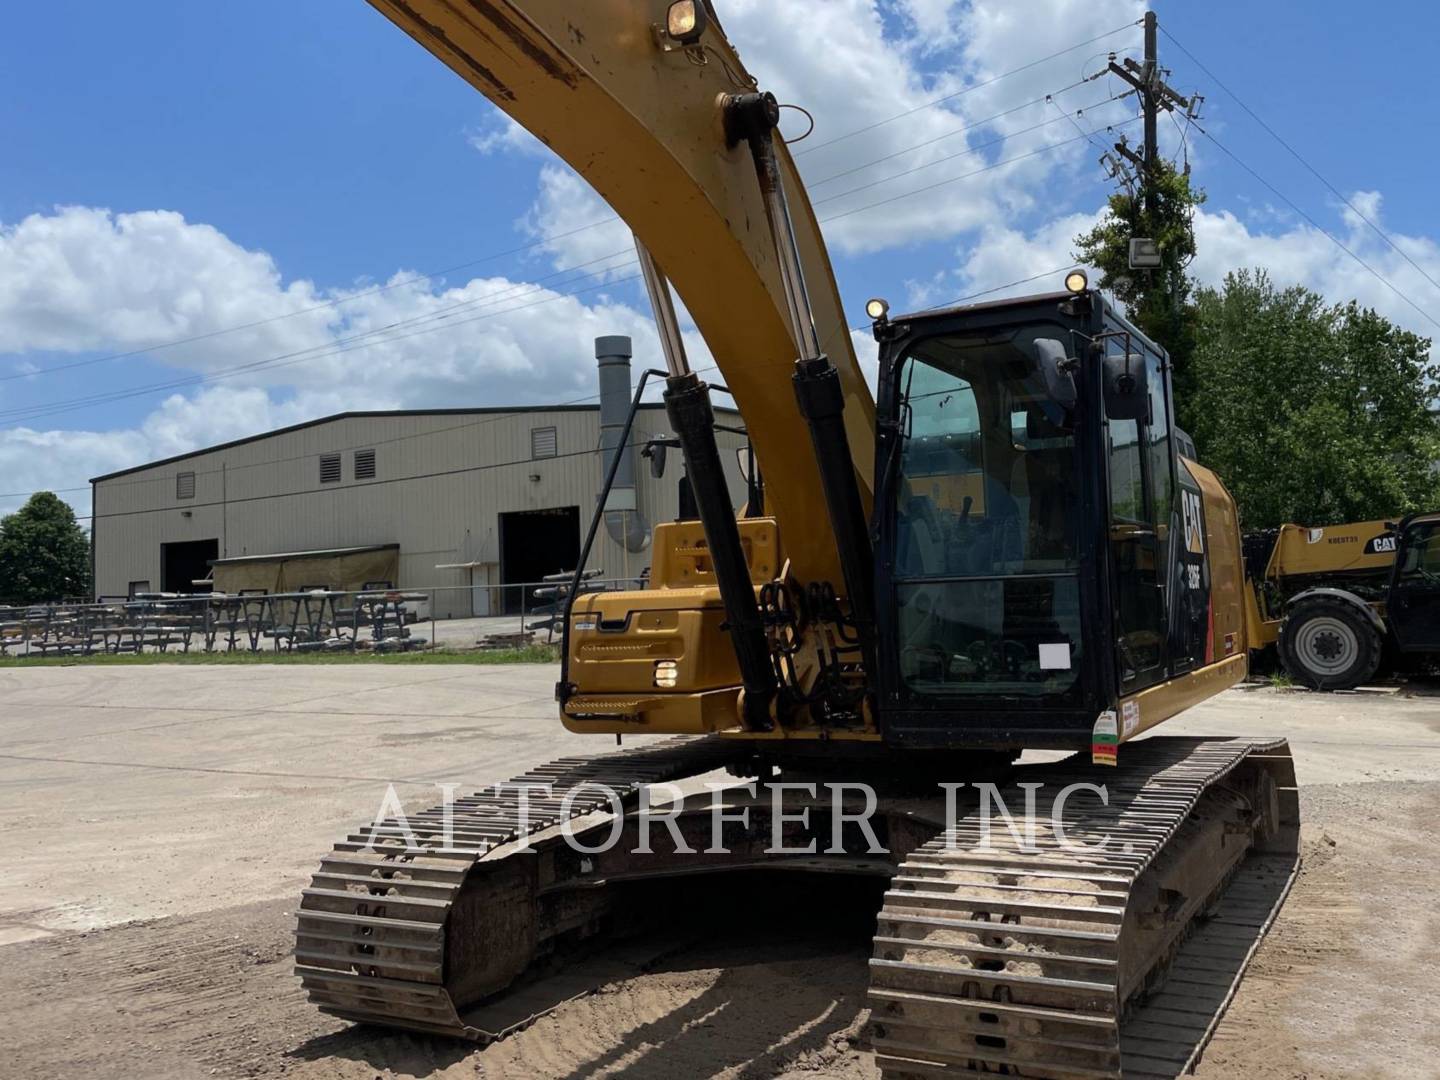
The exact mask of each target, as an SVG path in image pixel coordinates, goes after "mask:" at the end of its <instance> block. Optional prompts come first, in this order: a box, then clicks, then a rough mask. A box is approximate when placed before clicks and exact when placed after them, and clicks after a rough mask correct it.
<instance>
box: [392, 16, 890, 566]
mask: <svg viewBox="0 0 1440 1080" xmlns="http://www.w3.org/2000/svg"><path fill="white" fill-rule="evenodd" d="M369 2H370V3H371V4H372V5H373V6H374V7H375V8H377V9H378V10H379V11H381V12H382V13H383V14H384V15H385V16H386V17H387V18H389V19H391V20H392V21H393V22H395V23H396V24H397V25H399V26H400V27H401V28H402V29H403V30H405V32H406V33H408V34H409V35H410V36H411V37H413V38H414V39H415V40H416V41H418V42H419V43H420V44H421V45H423V46H424V47H425V48H426V49H428V50H429V51H430V52H431V53H433V54H434V55H435V56H437V57H438V58H439V59H441V60H443V61H444V62H445V64H446V65H447V66H449V67H450V68H451V70H453V71H454V72H456V73H457V74H458V75H460V76H461V77H462V78H463V79H465V80H466V81H467V82H468V83H470V84H471V85H472V86H474V87H475V88H476V89H477V90H479V91H480V92H481V93H483V94H484V95H485V96H486V97H488V98H489V99H490V100H491V101H493V102H494V103H495V104H496V105H498V106H499V107H500V108H501V109H503V110H504V111H505V112H506V113H507V114H509V115H510V116H511V117H512V118H513V119H514V120H515V121H516V122H517V123H519V124H521V125H522V126H524V127H525V128H527V129H528V130H529V131H530V132H532V133H533V134H534V135H535V136H536V137H537V138H539V139H540V140H541V141H542V142H544V143H545V144H546V145H548V146H549V147H550V148H551V149H552V150H554V151H555V152H556V153H557V154H558V155H559V156H560V157H561V158H563V159H564V160H565V161H566V162H568V163H569V164H570V165H571V166H572V167H573V168H574V169H575V170H576V171H577V172H578V173H579V174H580V175H581V176H583V177H584V178H585V179H586V180H587V181H588V182H589V183H590V184H591V185H592V186H593V187H594V188H595V189H596V191H598V192H599V193H600V195H601V196H602V197H603V198H604V199H605V200H606V201H607V202H608V203H609V204H610V206H611V207H613V208H614V210H615V212H616V213H617V214H619V216H620V217H621V218H622V219H623V220H624V221H625V223H626V224H627V225H629V227H630V228H631V230H632V231H633V232H634V233H635V235H636V236H637V237H638V238H639V239H640V241H641V242H642V243H643V244H644V245H645V247H646V248H648V249H649V251H650V253H651V254H652V255H653V256H654V258H655V261H656V262H657V263H658V264H659V265H660V267H661V268H662V270H663V271H664V273H665V274H666V275H667V276H668V277H669V278H670V280H671V282H672V284H673V285H674V286H675V289H676V291H677V292H678V293H679V295H680V297H681V299H682V300H683V301H684V302H685V306H686V307H687V308H688V309H689V311H690V314H691V316H692V317H693V318H694V320H695V323H696V325H697V326H698V327H699V330H700V333H701V334H702V335H703V336H704V338H705V341H706V343H707V344H708V345H709V347H710V350H711V352H712V354H713V355H714V357H715V360H716V363H717V364H718V365H719V367H720V372H721V374H722V375H723V377H724V381H725V383H726V385H727V386H728V387H729V388H730V390H731V392H732V393H733V394H734V396H735V400H736V403H737V404H738V405H739V407H740V411H741V413H742V415H743V416H744V417H745V422H746V426H747V428H748V430H749V432H750V437H751V439H752V441H753V442H754V445H755V450H756V454H757V456H758V457H759V460H760V465H761V468H762V470H763V471H764V474H765V481H766V509H767V512H770V513H773V514H774V516H775V517H776V518H777V519H778V520H779V524H780V529H781V536H782V538H783V543H784V545H785V551H786V555H787V556H788V558H789V559H790V561H791V563H792V564H793V569H794V572H795V573H796V574H797V576H798V577H799V578H800V580H802V581H839V580H840V576H841V571H840V565H839V559H838V556H837V554H836V548H835V541H834V537H833V534H832V532H831V529H830V528H829V525H828V517H827V511H826V505H825V500H824V495H823V493H822V488H821V482H820V475H819V472H818V469H817V467H816V464H815V460H814V452H813V450H812V448H811V445H810V439H809V434H808V431H807V428H806V425H805V423H804V421H803V420H802V419H801V417H800V415H799V412H798V409H797V406H796V402H795V395H794V392H793V390H792V388H791V385H790V377H791V373H792V370H793V363H794V361H795V359H796V357H797V355H798V354H799V351H800V350H799V346H797V344H796V342H795V341H794V340H793V338H792V336H791V333H790V329H789V324H788V322H787V318H786V299H785V293H784V288H783V284H782V281H781V276H780V269H779V265H778V262H777V257H776V252H775V249H774V245H773V242H772V238H771V234H770V231H769V228H768V226H767V219H766V212H765V205H764V203H763V201H762V197H761V192H760V188H759V184H758V182H757V179H756V175H755V166H754V162H753V160H752V158H751V155H750V152H749V150H748V148H747V147H746V146H745V145H744V144H743V143H742V144H741V145H739V146H737V147H734V148H729V147H727V145H726V138H725V133H724V129H723V126H722V119H721V109H720V101H721V99H722V98H723V96H724V95H727V94H735V93H741V92H745V91H748V90H750V89H751V84H750V79H749V76H748V75H747V74H746V72H745V69H744V67H743V66H742V65H741V63H740V60H739V57H738V56H737V55H736V53H735V51H734V49H733V48H732V47H731V45H730V44H729V42H728V41H726V40H725V37H724V34H723V33H722V32H721V30H720V27H719V26H718V25H717V24H714V23H712V24H711V26H710V28H709V29H708V30H707V31H706V33H705V35H704V37H703V38H702V39H701V41H700V43H699V45H698V46H696V47H692V48H691V49H688V50H683V49H682V50H676V51H668V52H667V51H664V50H662V49H661V48H660V46H659V44H658V43H657V39H656V35H655V32H654V27H656V26H658V25H661V24H663V23H664V21H665V15H666V10H667V8H668V6H669V4H668V3H667V2H666V0H369ZM777 151H778V154H779V158H780V164H781V169H782V172H783V176H784V180H785V186H786V191H787V195H788V197H789V202H790V209H791V213H792V215H793V219H794V229H795V233H796V241H797V244H798V247H799V252H800V258H801V262H802V265H803V271H804V275H805V281H806V284H807V286H808V289H809V295H810V302H811V307H812V309H813V313H814V319H815V325H816V328H817V331H818V334H819V338H820V342H821V347H822V349H823V350H825V351H826V352H827V353H828V355H829V357H830V360H831V362H832V363H833V364H834V365H835V367H836V368H837V369H838V370H839V373H840V378H841V383H842V386H843V389H844V392H845V428H846V433H847V435H848V437H849V442H850V447H851V450H852V456H853V458H854V463H855V465H856V473H857V476H858V478H859V480H860V485H861V493H862V497H863V499H864V500H865V502H866V504H867V509H868V503H869V500H870V497H871V489H870V481H869V477H870V474H871V470H872V466H873V461H874V425H875V404H874V400H873V398H872V397H871V395H870V391H869V388H868V387H867V386H866V384H865V380H864V377H863V375H862V374H861V371H860V368H859V365H858V364H857V363H856V360H855V354H854V350H853V348H852V346H851V343H850V335H849V332H848V329H847V325H846V319H845V315H844V311H843V309H842V307H841V303H840V297H839V294H838V292H837V290H836V287H835V278H834V274H833V273H832V271H831V268H830V261H829V257H828V255H827V254H826V251H825V244H824V240H823V238H822V237H821V234H820V227H819V224H818V223H817V222H816V220H815V215H814V211H813V209H812V208H811V206H810V201H809V199H808V197H807V196H806V194H805V189H804V186H803V185H802V183H801V181H800V178H799V175H798V173H797V172H796V170H795V166H794V162H793V161H792V160H791V158H790V155H789V153H788V152H787V151H786V150H785V148H784V146H783V145H781V146H778V147H777Z"/></svg>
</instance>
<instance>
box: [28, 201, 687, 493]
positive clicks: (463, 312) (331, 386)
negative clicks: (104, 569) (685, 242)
mask: <svg viewBox="0 0 1440 1080" xmlns="http://www.w3.org/2000/svg"><path fill="white" fill-rule="evenodd" d="M613 289H614V286H613V285H611V284H608V283H607V279H606V277H605V276H604V275H601V276H598V277H587V276H585V275H584V274H583V272H582V273H580V274H567V275H562V276H560V277H558V278H555V279H552V280H550V281H544V280H542V281H539V282H526V281H517V280H513V279H510V278H506V277H488V278H476V279H474V280H471V281H468V282H465V283H463V284H458V285H455V286H446V285H444V284H443V283H437V282H432V281H428V280H424V279H419V278H418V277H417V275H414V274H411V273H407V272H401V273H397V274H396V275H394V276H393V277H392V278H391V279H390V280H389V281H388V282H387V283H386V287H385V288H384V290H383V291H376V289H375V288H374V287H365V286H361V287H350V288H345V289H326V288H322V287H320V286H318V285H316V284H314V283H311V282H308V281H299V282H289V283H286V282H285V281H284V280H283V279H282V276H281V274H280V271H279V269H278V267H277V266H276V265H275V263H274V260H273V259H271V258H270V257H269V256H268V255H266V254H265V253H263V252H256V251H250V250H247V249H245V248H243V247H241V246H240V245H237V244H235V243H234V242H233V241H231V240H230V239H229V238H227V237H226V236H225V235H224V234H223V233H221V232H219V231H218V230H216V229H214V228H212V227H210V226H208V225H201V224H194V223H190V222H187V221H185V220H184V218H182V217H181V216H180V215H179V214H174V213H169V212H163V211H154V212H145V213H138V214H118V215H116V214H111V213H109V212H108V211H105V210H100V209H93V208H82V207H69V208H64V209H60V210H57V211H55V212H54V213H53V214H47V215H33V216H31V217H28V218H26V219H24V220H23V221H21V222H19V223H18V224H16V225H14V226H9V227H0V355H3V354H6V353H8V354H11V355H12V356H14V357H15V362H14V365H12V367H13V369H15V370H17V372H23V371H29V370H30V369H32V368H34V367H35V366H36V365H35V364H34V362H33V357H31V356H29V355H26V354H28V353H31V352H34V351H37V350H44V351H50V352H55V353H61V354H64V353H72V354H76V353H86V352H92V351H102V352H124V351H127V350H133V349H143V348H145V347H148V346H151V345H154V344H156V343H157V342H164V341H169V340H173V339H176V338H183V337H193V336H197V335H207V334H215V335H216V336H212V337H208V338H205V339H204V340H201V341H197V342H195V343H193V344H189V345H183V346H179V347H176V348H171V349H164V350H161V351H159V352H155V353H151V354H149V355H150V356H151V357H152V358H153V359H155V360H159V361H162V362H164V363H166V364H168V365H170V366H172V367H175V368H177V369H179V370H178V371H177V372H176V373H175V374H173V375H164V374H158V373H157V372H156V371H155V369H154V368H153V367H147V368H146V369H145V372H146V373H145V374H144V375H143V376H140V377H138V378H134V379H128V380H126V382H127V384H128V385H131V386H133V385H136V384H137V383H139V384H145V383H158V382H164V381H173V380H174V379H176V378H181V379H183V378H186V377H188V376H190V375H194V376H195V377H198V378H210V379H213V378H216V377H220V378H219V381H215V382H212V383H207V384H204V385H201V386H197V387H196V388H194V389H189V388H187V389H185V390H184V391H182V392H181V393H176V394H171V395H170V396H168V397H166V398H165V399H164V400H163V401H162V402H161V403H160V404H159V405H157V406H156V407H155V409H154V410H153V411H152V412H151V413H150V414H149V415H148V416H147V417H146V419H145V420H144V421H143V422H142V423H140V424H139V425H138V426H137V427H135V428H127V429H121V430H114V431H103V430H102V431H93V430H85V431H78V430H66V429H65V428H64V427H63V424H64V420H63V419H62V418H61V417H63V415H64V414H57V416H56V418H55V419H49V418H47V417H45V416H43V415H35V416H29V415H28V414H26V413H24V412H20V413H14V412H12V413H9V414H8V416H6V415H4V414H3V413H0V423H6V422H8V423H10V424H13V425H14V426H11V427H9V429H8V430H5V431H0V476H4V477H5V480H4V482H3V484H0V491H5V492H18V491H28V490H34V489H36V488H40V487H49V488H56V487H60V488H69V487H75V486H79V485H83V484H84V483H85V481H87V480H88V479H89V478H90V477H91V476H94V475H98V474H100V473H103V472H106V471H111V470H113V469H118V468H122V467H126V466H129V465H134V464H139V463H141V462H144V461H146V460H151V459H154V458H157V457H165V456H169V455H172V454H177V453H182V452H185V451H187V450H191V449H194V448H196V447H199V446H204V445H208V444H213V443H215V442H219V441H224V440H225V439H228V438H233V437H238V436H240V435H246V434H253V433H255V432H260V431H265V430H267V429H269V428H272V427H276V426H282V425H284V424H288V423H294V422H296V421H299V420H302V419H306V418H309V417H314V416H319V415H325V414H327V413H332V412H339V411H343V410H345V409H355V408H402V407H408V408H423V407H429V406H454V405H457V404H474V405H494V404H507V403H525V402H554V401H566V400H580V399H584V398H587V397H589V396H590V395H592V394H593V393H594V392H595V377H594V349H593V342H594V338H595V337H597V336H600V335H602V334H617V333H618V334H629V335H630V336H631V337H633V338H634V339H635V345H636V363H637V365H643V366H646V367H654V366H657V365H661V366H663V365H662V361H661V357H660V355H659V346H658V342H657V341H656V339H655V337H654V332H653V327H652V323H651V321H650V318H649V316H648V313H641V312H640V311H637V310H636V309H635V308H634V307H632V306H630V304H628V303H626V302H623V301H621V300H619V299H617V298H616V297H615V296H614V295H613ZM333 301H342V302H341V303H339V304H332V302H333ZM327 304H331V305H332V306H321V305H327ZM317 307H318V310H313V311H312V310H305V309H310V308H317ZM296 311H300V312H301V313H300V314H298V315H296V314H293V313H295V312H296ZM292 316H293V317H292ZM242 323H260V324H261V325H257V326H254V327H252V328H251V329H247V330H242V331H239V332H237V333H225V334H217V333H216V332H217V331H220V330H224V329H226V328H228V327H230V326H234V325H237V324H242ZM307 350H308V351H307ZM693 352H694V355H695V356H696V357H697V358H698V359H697V360H696V363H697V366H699V365H700V364H701V363H704V362H708V354H707V353H705V351H704V348H703V345H700V343H699V342H698V341H696V342H694V343H693ZM296 353H299V355H291V354H296ZM280 357H289V358H288V359H281V360H279V362H277V363H274V364H266V363H259V364H257V361H261V362H263V361H267V360H269V359H272V358H280ZM67 362H69V361H66V360H64V359H61V360H58V361H57V360H54V359H47V360H46V361H45V362H44V364H43V365H42V366H44V367H48V366H54V365H56V364H64V363H67ZM105 363H106V365H107V366H114V367H127V366H128V367H133V366H134V365H135V364H136V363H137V361H136V360H135V359H134V358H125V359H116V360H111V361H105ZM239 365H255V366H254V367H252V368H250V369H249V370H246V371H243V372H241V373H239V374H234V375H230V374H228V373H229V372H230V371H231V369H233V368H235V367H237V366H239ZM45 388H46V381H45V379H44V378H43V375H40V374H30V375H28V376H27V377H26V378H25V379H23V380H19V381H18V382H10V383H0V395H3V396H0V410H5V409H24V408H26V407H30V408H34V409H35V410H37V413H38V412H41V411H43V409H44V406H45V404H46V403H47V402H54V401H56V400H58V399H63V398H67V397H78V396H81V395H82V394H83V393H84V391H83V390H79V391H77V390H76V389H75V388H74V384H73V383H69V384H68V389H66V390H64V391H60V390H59V389H58V382H57V390H56V391H55V392H53V393H47V392H46V389H45ZM22 391H23V395H24V396H23V397H22V396H20V394H21V393H22ZM37 399H38V400H37ZM22 402H23V403H24V404H21V403H22ZM37 421H38V423H37ZM50 424H56V425H58V426H56V427H54V428H50V427H48V425H50ZM78 501H79V503H81V504H83V503H84V501H85V499H84V498H83V497H79V499H78ZM17 503H18V500H13V499H11V500H5V501H4V504H3V505H0V510H5V509H12V508H13V506H14V505H16V504H17Z"/></svg>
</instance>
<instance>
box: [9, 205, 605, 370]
mask: <svg viewBox="0 0 1440 1080" xmlns="http://www.w3.org/2000/svg"><path fill="white" fill-rule="evenodd" d="M616 220H618V219H617V218H616V217H615V216H614V215H611V216H610V217H608V218H606V219H604V220H603V221H593V222H591V223H590V224H589V225H581V226H579V227H577V228H574V229H570V230H568V231H567V232H562V233H555V234H554V235H551V236H544V237H541V238H540V239H538V240H534V241H532V242H530V243H528V244H521V245H520V246H519V247H515V248H510V249H508V250H506V251H497V252H493V253H491V254H489V255H482V256H481V257H480V258H478V259H471V260H470V261H468V262H463V263H457V264H456V265H454V266H450V267H447V268H446V269H444V270H436V271H434V272H432V273H429V274H415V275H412V276H411V277H408V278H402V279H401V280H399V281H392V282H390V283H389V284H388V285H378V286H376V287H374V288H372V289H366V290H365V291H363V292H358V293H352V294H351V295H350V296H342V297H339V298H337V299H335V300H328V301H326V302H325V303H323V304H314V305H312V306H310V307H304V308H298V309H297V310H295V311H287V312H285V313H283V314H280V315H271V316H269V317H268V318H264V319H256V320H254V321H253V322H248V323H239V324H237V325H235V326H227V327H222V328H221V329H219V330H209V331H206V332H205V333H203V334H194V335H192V336H190V337H184V338H175V339H174V340H171V341H162V342H160V343H159V344H157V345H146V346H144V347H143V348H139V349H131V350H130V351H129V352H120V353H110V354H109V355H107V356H93V357H89V358H87V359H85V360H76V361H74V362H72V363H68V364H57V365H55V366H54V367H48V368H44V369H43V370H41V371H34V372H28V373H23V374H19V375H6V376H3V377H0V381H5V380H9V379H16V378H30V377H31V376H34V375H44V374H49V373H50V372H56V371H69V370H71V369H73V368H79V367H89V366H90V365H92V364H104V363H107V362H108V361H111V360H127V359H130V358H131V357H135V356H144V355H146V354H148V353H153V352H159V351H160V350H161V349H173V348H176V347H178V346H180V345H191V344H194V343H195V342H197V341H209V340H210V339H211V338H217V337H221V336H223V335H225V334H235V333H239V332H240V331H242V330H253V329H255V328H256V327H257V326H268V325H270V324H271V323H276V322H281V321H282V320H284V319H293V318H295V317H297V316H299V315H308V314H309V313H310V312H312V311H323V310H325V309H327V308H334V307H339V306H340V305H341V304H348V303H350V302H351V301H353V300H360V299H362V298H364V297H367V296H374V295H376V294H377V293H383V292H389V291H391V290H392V289H399V288H403V287H404V286H406V285H413V284H415V283H416V282H417V281H433V280H435V279H436V278H440V277H444V276H445V275H446V274H453V273H454V272H455V271H457V270H467V269H469V268H470V267H472V266H479V265H480V264H482V263H487V262H494V261H495V260H496V259H503V258H505V257H506V256H508V255H518V254H521V253H522V252H526V251H530V250H532V249H533V248H537V247H542V246H544V245H545V244H549V243H553V242H554V241H556V240H563V239H565V238H566V237H569V236H575V235H576V234H578V233H582V232H585V231H586V230H587V229H594V228H598V227H599V226H601V225H608V224H610V223H611V222H612V221H616Z"/></svg>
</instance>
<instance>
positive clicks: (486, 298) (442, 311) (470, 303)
mask: <svg viewBox="0 0 1440 1080" xmlns="http://www.w3.org/2000/svg"><path fill="white" fill-rule="evenodd" d="M627 253H630V249H629V248H621V249H620V250H619V251H613V252H610V253H609V254H608V255H601V256H600V257H598V258H595V259H589V260H587V261H585V262H582V263H576V264H575V265H574V266H568V267H565V268H564V269H561V270H556V271H553V272H551V273H549V274H544V275H542V276H540V277H538V278H536V279H535V280H534V281H530V282H521V283H519V284H516V285H511V286H509V287H508V288H504V289H500V290H498V291H494V292H488V293H485V294H484V295H483V296H479V297H475V298H474V299H471V300H462V301H459V302H457V303H454V304H451V305H449V306H448V307H442V308H437V309H435V310H434V311H427V312H423V313H422V314H420V315H412V316H410V317H409V318H406V319H397V320H396V321H395V322H393V323H387V324H386V325H384V326H377V327H373V328H371V329H369V330H364V331H359V332H357V333H356V334H355V335H353V336H352V337H350V338H341V339H336V340H335V341H329V342H326V343H324V344H323V345H314V346H311V347H310V348H309V349H302V350H297V351H296V352H293V353H286V354H284V356H283V357H281V359H288V358H289V357H291V356H298V355H300V353H302V352H316V351H319V350H322V349H329V348H332V347H333V346H335V345H336V344H337V343H338V342H340V341H355V340H360V339H361V338H364V337H367V336H370V335H374V334H380V333H383V332H385V331H387V330H391V329H394V328H395V327H400V326H407V325H411V324H414V323H417V322H423V321H427V320H431V319H441V318H445V317H447V316H448V314H449V313H450V312H454V311H458V310H461V309H464V308H470V307H474V306H476V305H485V304H489V303H491V302H492V301H495V300H498V299H500V298H502V297H504V296H506V295H509V294H513V293H522V294H523V293H531V292H534V291H536V290H537V287H538V286H539V285H540V283H541V282H544V281H549V280H551V279H553V278H557V277H562V276H564V275H565V274H570V273H573V272H574V271H576V270H579V269H581V268H582V267H585V266H593V265H594V264H595V263H598V262H604V261H606V260H608V259H613V258H615V257H617V256H618V255H624V254H627ZM614 269H617V268H614V267H612V268H608V269H607V270H606V271H602V272H610V271H612V270H614ZM582 276H588V275H582ZM565 284H569V283H568V282H567V283H565ZM276 318H281V316H277V317H276ZM269 321H272V322H273V321H275V320H273V319H272V320H269ZM216 333H219V331H217V332H216ZM126 355H128V354H126ZM100 359H105V358H103V357H102V358H100ZM272 359H274V358H272ZM95 362H98V361H96V360H82V361H77V362H76V363H73V364H62V365H59V366H56V367H51V368H45V369H43V370H41V371H36V372H18V373H16V374H13V375H3V376H0V382H7V381H9V380H12V379H30V378H35V377H37V376H40V375H49V374H53V373H55V372H59V371H66V370H69V369H70V368H74V367H84V366H85V365H87V364H90V363H95ZM252 363H263V361H252ZM244 366H246V365H240V366H239V367H244ZM227 370H229V369H227ZM234 370H239V368H236V369H234ZM9 411H10V412H16V411H28V410H13V409H12V410H9ZM0 415H3V414H0Z"/></svg>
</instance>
